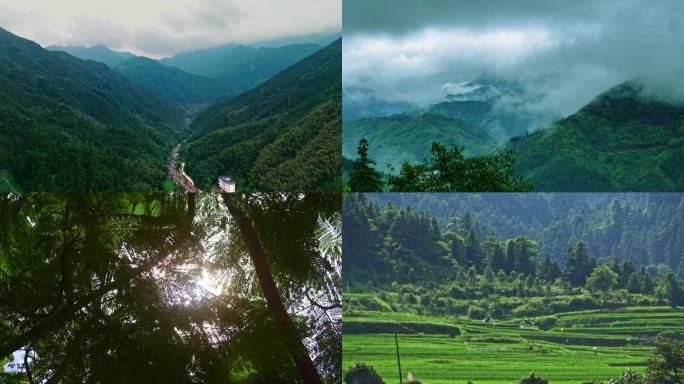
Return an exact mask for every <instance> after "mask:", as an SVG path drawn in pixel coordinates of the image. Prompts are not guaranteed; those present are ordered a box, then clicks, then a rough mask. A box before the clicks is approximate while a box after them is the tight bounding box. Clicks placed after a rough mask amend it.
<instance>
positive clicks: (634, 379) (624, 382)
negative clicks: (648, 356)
mask: <svg viewBox="0 0 684 384" xmlns="http://www.w3.org/2000/svg"><path fill="white" fill-rule="evenodd" d="M645 383H646V379H645V378H644V376H643V375H639V374H638V373H636V372H634V371H627V372H624V373H623V374H622V375H620V376H618V377H615V378H613V379H610V381H609V382H608V384H645Z"/></svg>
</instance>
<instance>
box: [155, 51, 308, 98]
mask: <svg viewBox="0 0 684 384" xmlns="http://www.w3.org/2000/svg"><path fill="white" fill-rule="evenodd" d="M319 49H321V47H320V46H318V45H316V44H290V45H285V46H282V47H260V48H254V47H250V46H246V45H241V44H228V45H223V46H220V47H215V48H208V49H203V50H198V51H191V52H184V53H179V54H177V55H174V56H172V57H170V58H166V59H162V60H161V61H160V62H161V63H162V64H165V65H170V66H173V67H177V68H180V69H182V70H184V71H186V72H190V73H194V74H197V75H202V76H206V77H211V78H215V79H221V80H225V81H226V82H227V83H228V84H230V85H231V87H233V89H234V90H235V92H236V93H239V92H242V91H246V90H248V89H250V88H252V87H254V86H256V85H257V84H259V83H261V82H263V81H265V80H267V79H269V78H271V77H272V76H274V75H275V74H277V73H278V72H280V71H281V70H283V69H285V68H287V67H289V66H290V65H292V64H294V63H296V62H298V61H299V60H301V59H303V58H304V57H306V56H308V55H310V54H312V53H314V52H315V51H317V50H319Z"/></svg>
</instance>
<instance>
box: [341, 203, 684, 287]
mask: <svg viewBox="0 0 684 384" xmlns="http://www.w3.org/2000/svg"><path fill="white" fill-rule="evenodd" d="M365 196H366V197H367V198H368V200H371V201H374V202H377V203H379V204H380V207H385V206H387V205H389V204H390V203H391V204H393V205H395V206H397V207H399V208H410V209H411V210H412V211H413V212H423V211H425V212H427V213H428V214H429V215H430V216H432V217H434V218H435V220H436V222H437V225H438V226H439V228H440V229H442V230H445V229H447V228H448V227H449V226H453V225H458V224H459V223H461V222H462V221H463V218H464V215H465V214H466V213H468V214H469V216H470V217H471V218H472V221H473V222H474V223H476V225H475V226H476V228H477V230H478V233H479V234H480V235H481V236H485V235H488V234H490V233H491V234H493V235H494V236H495V237H499V238H514V237H518V236H525V237H527V238H529V239H532V240H535V241H537V242H538V243H539V254H540V255H542V256H544V255H549V256H550V257H551V259H553V260H558V261H561V260H562V259H563V257H564V255H565V253H566V251H567V249H568V247H570V246H574V244H576V243H577V241H584V242H585V243H586V244H587V248H588V249H589V250H590V252H591V253H592V254H594V255H595V256H597V257H599V258H602V259H603V260H604V261H610V260H613V259H617V260H624V259H630V260H631V261H632V262H634V264H635V265H650V266H653V267H654V268H656V267H657V266H658V265H667V266H669V267H670V268H671V269H672V270H674V271H675V272H677V271H681V274H682V277H684V258H682V250H684V230H683V229H682V228H683V226H684V198H683V197H682V196H681V195H680V194H676V193H507V194H497V193H482V194H478V193H472V194H456V193H454V194H444V193H419V194H415V193H384V194H365ZM353 201H354V200H353V199H351V198H350V199H349V202H350V203H351V202H353ZM346 202H347V199H345V203H346ZM355 204H356V203H355ZM354 206H355V205H354ZM344 212H345V214H346V212H347V211H346V210H345V211H344ZM350 212H351V211H350ZM349 220H350V221H349V223H353V222H354V221H353V218H350V219H349ZM346 223H347V222H346V221H345V231H346V228H347V227H346ZM350 230H351V229H350ZM345 236H346V235H345ZM365 236H366V235H364V236H362V237H359V239H363V238H365ZM357 243H359V242H357Z"/></svg>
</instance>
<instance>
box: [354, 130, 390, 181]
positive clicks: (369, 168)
mask: <svg viewBox="0 0 684 384" xmlns="http://www.w3.org/2000/svg"><path fill="white" fill-rule="evenodd" d="M358 154H359V158H358V159H356V160H354V162H353V163H352V169H351V173H350V176H349V188H350V189H351V191H352V192H381V191H382V190H383V182H382V175H380V173H379V172H378V171H376V170H375V169H374V168H373V164H375V161H373V160H371V159H369V158H368V141H367V140H366V139H361V141H359V150H358Z"/></svg>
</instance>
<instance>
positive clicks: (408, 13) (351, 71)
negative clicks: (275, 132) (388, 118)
mask: <svg viewBox="0 0 684 384" xmlns="http://www.w3.org/2000/svg"><path fill="white" fill-rule="evenodd" d="M424 8H430V9H429V10H428V9H424ZM387 9H392V14H393V17H392V20H385V19H386V18H382V17H378V16H379V15H380V14H382V12H386V11H387ZM344 12H345V52H344V61H345V65H344V73H343V76H344V84H345V94H349V95H354V98H349V100H350V101H353V102H354V103H359V102H360V100H359V99H360V98H361V97H365V98H366V99H368V100H372V101H373V102H375V103H377V102H378V101H382V102H386V103H408V104H412V105H414V106H416V107H418V108H427V107H428V106H430V105H434V104H437V103H441V102H444V101H448V100H446V99H447V97H448V96H449V92H445V88H448V87H449V85H450V84H453V83H461V82H468V81H472V80H474V79H476V78H477V77H478V76H479V75H480V74H482V73H487V74H488V75H490V76H493V77H496V78H497V79H500V80H502V81H503V82H507V83H514V84H517V86H518V87H519V89H520V91H521V92H520V93H518V94H516V95H508V97H502V98H501V99H500V100H498V103H497V108H499V109H502V110H504V111H506V110H510V111H512V112H514V113H517V114H520V115H523V116H546V117H552V118H553V119H541V121H539V124H538V125H539V126H540V127H542V126H543V125H544V123H549V122H551V121H552V120H555V119H556V118H562V117H566V116H569V115H570V114H572V113H575V112H576V111H578V110H579V109H580V108H581V107H582V106H584V105H586V104H587V103H589V102H590V101H591V100H592V99H593V98H594V97H596V96H597V95H599V94H601V93H602V92H604V91H606V90H607V89H609V88H611V87H613V86H616V85H618V84H620V83H622V82H624V81H628V80H632V79H641V80H642V81H643V82H644V87H643V91H644V92H647V93H649V94H651V95H652V96H658V97H660V98H662V99H663V100H666V101H670V102H681V101H682V100H684V98H682V96H684V95H683V92H682V91H681V89H684V87H682V86H681V85H682V81H681V79H682V76H681V73H683V71H684V63H682V61H681V59H680V58H679V55H678V54H677V52H681V51H682V50H684V19H682V16H681V15H682V14H684V4H682V3H681V2H678V1H659V2H656V3H644V2H641V1H636V0H627V1H621V2H619V3H615V2H612V1H577V2H572V3H566V4H556V5H553V6H550V5H549V4H544V2H543V1H539V0H524V1H521V2H516V4H515V6H512V5H509V4H505V3H492V4H483V3H482V2H477V1H460V2H458V3H449V2H438V3H436V4H434V5H433V6H432V7H422V6H420V5H419V4H412V3H411V2H410V1H400V2H399V3H397V2H389V1H379V2H375V3H374V4H373V5H367V4H365V2H362V1H358V0H356V1H355V0H353V1H349V2H345V4H344ZM476 20H477V22H475V21H476ZM346 102H347V99H345V105H346Z"/></svg>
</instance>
